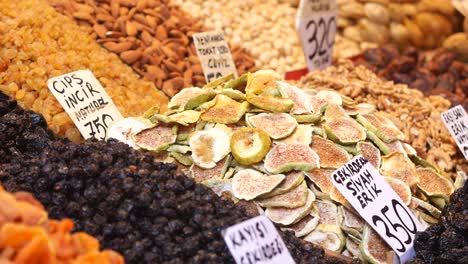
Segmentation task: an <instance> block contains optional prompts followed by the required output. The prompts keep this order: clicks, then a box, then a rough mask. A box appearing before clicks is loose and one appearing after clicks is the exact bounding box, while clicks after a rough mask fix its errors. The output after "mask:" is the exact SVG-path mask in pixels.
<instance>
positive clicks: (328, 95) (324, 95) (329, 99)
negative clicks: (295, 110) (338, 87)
mask: <svg viewBox="0 0 468 264" xmlns="http://www.w3.org/2000/svg"><path fill="white" fill-rule="evenodd" d="M309 100H310V110H311V111H312V113H315V114H316V113H320V112H321V110H322V108H323V107H324V106H326V105H327V104H337V105H342V103H343V100H342V99H341V95H339V94H338V93H337V92H333V91H319V92H318V93H317V94H316V95H313V96H310V97H309Z"/></svg>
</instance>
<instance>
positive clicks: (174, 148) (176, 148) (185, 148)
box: [166, 144, 192, 154]
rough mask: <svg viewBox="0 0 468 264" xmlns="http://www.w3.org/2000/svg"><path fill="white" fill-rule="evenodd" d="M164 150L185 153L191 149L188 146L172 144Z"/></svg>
mask: <svg viewBox="0 0 468 264" xmlns="http://www.w3.org/2000/svg"><path fill="white" fill-rule="evenodd" d="M166 151H168V152H178V153H182V154H186V153H187V152H189V151H192V150H191V149H190V147H189V146H185V145H176V144H172V145H171V146H170V147H169V148H167V150H166Z"/></svg>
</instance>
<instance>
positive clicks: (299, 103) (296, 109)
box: [276, 82, 310, 115]
mask: <svg viewBox="0 0 468 264" xmlns="http://www.w3.org/2000/svg"><path fill="white" fill-rule="evenodd" d="M276 84H277V85H278V89H279V90H280V92H281V94H282V95H283V97H286V98H290V99H291V100H292V101H293V102H294V106H293V108H292V109H291V111H290V113H291V114H296V115H300V114H306V113H310V103H309V98H307V95H306V93H304V91H303V90H302V89H300V88H298V87H296V86H293V85H290V84H289V83H285V82H276Z"/></svg>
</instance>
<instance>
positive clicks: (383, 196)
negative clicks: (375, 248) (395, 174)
mask: <svg viewBox="0 0 468 264" xmlns="http://www.w3.org/2000/svg"><path fill="white" fill-rule="evenodd" d="M331 177H332V182H333V185H334V186H335V187H336V188H337V189H338V190H339V191H340V192H341V193H342V194H343V196H344V197H345V198H346V199H347V200H348V202H349V203H350V204H351V205H352V206H353V207H354V209H356V211H357V212H358V213H359V214H360V215H361V217H362V218H363V219H364V220H366V222H367V223H368V224H369V225H370V226H371V227H372V228H373V229H374V230H375V231H376V232H377V233H378V234H379V235H380V236H381V237H382V239H384V240H385V241H386V242H387V243H388V245H390V247H391V248H392V249H393V250H394V251H395V253H396V254H397V255H398V256H399V258H400V261H401V262H402V263H404V262H405V261H406V260H408V259H410V258H411V257H412V256H413V255H414V249H413V242H414V236H415V235H416V232H417V231H419V230H422V227H421V225H420V223H419V222H418V220H417V219H416V217H415V216H414V215H413V214H412V212H411V211H410V209H409V208H408V207H407V206H406V205H405V203H404V202H403V201H402V200H401V199H400V197H399V196H398V195H397V194H396V193H395V191H394V190H393V189H392V188H391V187H390V186H389V185H388V183H387V182H386V181H385V179H384V178H383V177H382V175H380V173H379V172H378V171H377V170H376V169H375V168H374V166H372V165H371V164H370V163H369V161H367V160H366V159H365V158H364V157H363V156H362V155H358V156H356V157H354V158H353V159H352V160H351V161H349V162H348V163H346V164H345V165H344V166H343V167H341V168H339V169H338V170H336V171H335V172H333V173H332V175H331Z"/></svg>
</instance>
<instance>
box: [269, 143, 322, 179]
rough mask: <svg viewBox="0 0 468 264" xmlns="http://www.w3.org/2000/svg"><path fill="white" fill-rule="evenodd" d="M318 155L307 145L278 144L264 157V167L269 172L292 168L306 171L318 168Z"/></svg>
mask: <svg viewBox="0 0 468 264" xmlns="http://www.w3.org/2000/svg"><path fill="white" fill-rule="evenodd" d="M319 166H320V165H319V156H318V155H317V153H315V151H313V150H312V149H311V148H310V147H309V146H306V145H302V144H278V145H276V146H274V147H273V148H272V149H271V150H270V152H268V154H267V155H266V158H265V169H266V170H267V171H269V172H270V173H282V172H288V171H292V170H298V171H308V170H312V169H315V168H319Z"/></svg>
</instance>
